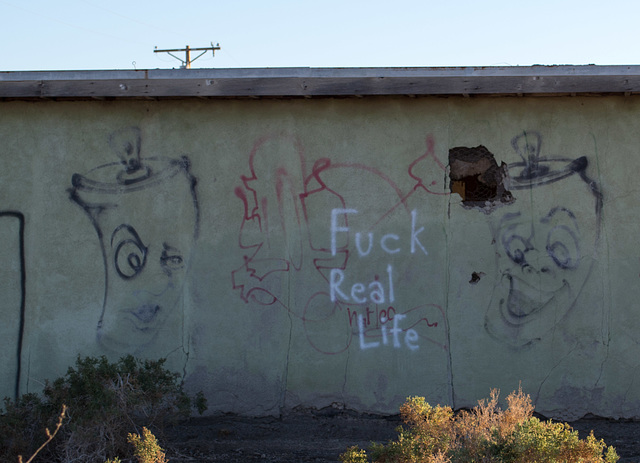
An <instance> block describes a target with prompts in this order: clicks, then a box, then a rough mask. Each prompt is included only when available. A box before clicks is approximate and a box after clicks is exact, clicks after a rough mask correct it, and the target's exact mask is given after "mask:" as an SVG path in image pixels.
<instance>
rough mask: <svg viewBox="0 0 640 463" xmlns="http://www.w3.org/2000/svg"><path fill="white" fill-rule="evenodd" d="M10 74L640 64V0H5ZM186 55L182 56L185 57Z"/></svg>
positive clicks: (5, 67) (3, 45)
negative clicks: (210, 49) (189, 55)
mask: <svg viewBox="0 0 640 463" xmlns="http://www.w3.org/2000/svg"><path fill="white" fill-rule="evenodd" d="M0 17H1V18H2V27H0V51H1V52H2V53H1V55H0V56H1V59H0V71H21V70H85V69H134V68H136V69H156V68H164V69H170V68H173V67H176V68H177V67H180V64H181V63H180V61H178V60H176V59H174V58H172V57H171V56H169V55H167V54H165V53H154V52H153V50H154V47H155V46H157V47H158V48H159V49H164V48H184V47H185V46H186V45H189V46H191V47H207V46H210V45H211V43H212V42H213V44H214V45H215V44H216V43H219V44H220V47H221V50H220V51H217V52H216V55H215V57H213V56H212V55H211V53H207V54H206V55H205V56H203V57H201V58H200V59H198V60H197V61H195V62H194V63H193V65H192V67H194V68H199V67H205V68H210V67H216V68H238V67H307V66H308V67H403V66H509V65H511V66H516V65H521V66H526V65H532V64H600V65H607V64H637V63H639V62H640V57H639V55H640V52H639V51H638V50H637V48H638V46H639V45H640V26H639V25H638V22H639V19H640V2H637V1H631V0H628V1H622V0H609V1H602V0H601V1H590V0H582V1H574V0H549V1H547V0H537V1H535V2H532V1H529V2H522V1H518V0H511V1H504V0H486V1H481V0H476V1H472V0H448V1H447V0H439V1H430V0H423V1H417V0H413V1H412V0H395V1H385V2H382V1H377V0H369V1H360V0H353V1H350V0H324V1H322V2H317V1H302V0H298V1H294V0H272V1H257V0H226V1H224V2H220V1H215V0H211V1H207V2H203V1H195V2H175V1H171V2H169V1H164V0H157V1H153V2H151V1H147V0H142V1H135V0H129V1H122V0H109V1H98V0H75V1H65V0H59V1H56V2H53V1H50V0H49V1H41V0H6V1H5V0H0ZM179 56H181V57H183V54H179Z"/></svg>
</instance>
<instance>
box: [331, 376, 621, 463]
mask: <svg viewBox="0 0 640 463" xmlns="http://www.w3.org/2000/svg"><path fill="white" fill-rule="evenodd" d="M498 395H499V394H498V391H496V390H495V389H494V390H492V391H491V395H490V398H489V399H486V400H484V399H483V400H481V401H479V402H478V405H477V406H476V407H474V408H473V409H472V410H470V411H461V412H459V413H458V414H454V412H453V410H452V409H451V408H450V407H441V406H437V407H432V406H431V405H429V404H428V403H426V402H425V399H424V398H423V397H410V398H408V399H407V401H406V402H405V403H404V404H403V405H402V407H401V408H400V414H401V417H402V421H403V422H404V423H405V425H406V426H405V427H400V428H399V429H398V433H399V435H398V438H397V440H395V441H392V442H389V443H387V444H376V443H373V444H372V445H371V449H370V451H371V461H373V462H375V463H468V462H498V463H527V462H536V463H546V462H548V463H555V462H583V463H614V462H616V461H618V459H619V457H618V455H617V454H616V452H615V449H614V448H613V447H607V445H606V444H605V443H604V441H602V440H597V439H596V438H595V437H594V436H593V432H592V433H591V434H590V435H589V436H587V438H586V439H584V440H581V439H579V437H578V432H577V431H574V430H573V429H572V428H571V426H569V425H568V424H566V423H554V422H552V421H541V420H539V419H538V418H535V417H534V416H533V405H532V404H531V399H530V397H529V396H528V395H525V394H524V393H523V392H522V389H521V388H519V389H518V391H517V392H516V391H514V392H512V393H511V394H510V395H509V396H508V397H507V409H506V410H504V411H503V410H501V409H500V408H499V406H498ZM340 461H342V462H343V463H366V462H368V461H369V459H368V457H367V454H366V452H365V451H364V450H361V449H358V448H357V447H351V448H349V449H347V451H346V452H345V453H343V454H342V455H340Z"/></svg>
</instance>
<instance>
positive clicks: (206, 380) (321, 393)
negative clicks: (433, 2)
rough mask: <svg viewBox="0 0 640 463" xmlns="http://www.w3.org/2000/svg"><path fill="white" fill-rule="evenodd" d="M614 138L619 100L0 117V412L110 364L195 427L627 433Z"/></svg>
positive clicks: (629, 402)
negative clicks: (181, 398)
mask: <svg viewBox="0 0 640 463" xmlns="http://www.w3.org/2000/svg"><path fill="white" fill-rule="evenodd" d="M639 133H640V100H639V99H638V98H637V97H635V96H628V97H625V96H600V97H580V96H576V97H569V96H567V97H537V98H515V97H513V98H482V97H477V98H463V97H449V98H435V97H422V98H406V97H402V96H395V97H392V96H387V97H366V98H361V99H355V98H351V99H349V98H348V99H332V98H324V99H300V100H279V99H272V100H237V99H229V100H162V101H126V100H115V101H37V102H34V101H5V102H0V140H2V144H1V145H0V159H1V168H0V198H1V201H0V237H2V241H1V243H2V247H0V262H2V264H3V265H1V266H0V291H1V294H2V302H1V303H0V304H1V305H0V317H1V318H2V322H1V323H0V329H1V330H2V339H3V346H4V349H3V354H2V357H1V358H2V368H3V371H4V372H5V374H4V375H2V378H3V379H2V380H1V381H0V387H1V389H2V393H3V394H4V395H13V394H14V392H15V389H16V385H17V386H18V388H19V390H20V392H27V391H38V390H39V389H40V388H41V386H42V384H43V382H44V380H45V379H47V378H49V379H51V378H54V377H56V376H58V375H61V374H63V373H64V372H65V371H66V369H67V367H68V366H69V365H71V364H72V363H73V362H74V360H75V358H76V356H77V355H79V354H80V355H103V354H104V355H107V356H109V357H111V358H117V357H118V356H120V355H122V354H126V353H132V354H135V355H138V356H142V357H150V358H157V357H167V358H168V365H169V366H170V367H171V368H172V369H174V370H176V371H179V372H181V373H182V374H183V375H184V377H185V381H186V383H185V384H186V385H187V387H188V388H189V389H190V390H192V391H198V390H202V391H203V392H204V393H205V394H206V396H207V398H208V400H209V407H210V411H213V412H215V411H231V412H237V413H242V414H248V415H277V414H280V413H281V412H283V411H285V410H288V409H292V408H295V407H317V408H322V407H328V406H333V407H340V408H342V407H346V408H351V409H355V410H358V411H362V412H377V413H396V412H397V409H398V406H399V405H400V404H401V403H402V401H403V400H404V399H405V398H406V397H407V396H410V395H420V396H425V397H426V398H427V400H428V401H429V402H431V403H434V404H436V403H440V404H448V405H452V406H454V407H468V406H472V405H474V404H475V403H476V401H477V400H478V399H480V398H482V397H485V396H487V394H488V393H489V390H490V389H491V388H499V389H501V390H502V391H503V393H504V394H503V395H505V396H506V394H507V393H508V392H509V391H511V390H514V389H516V388H517V387H518V385H519V384H520V383H521V384H522V387H523V389H524V391H525V392H527V393H529V394H531V397H532V399H533V401H534V403H535V405H536V411H538V412H539V413H542V414H544V415H547V416H552V417H557V418H564V419H570V418H577V417H581V416H583V415H585V414H587V413H591V414H594V415H601V416H607V417H635V418H638V417H640V389H638V388H637V387H636V384H637V381H638V380H637V378H636V375H637V372H638V365H639V361H638V358H640V355H639V354H640V345H639V341H640V334H639V333H640V322H638V320H639V317H638V316H637V313H638V310H639V308H638V305H637V301H638V300H640V289H638V288H640V285H638V282H639V281H638V280H639V279H640V276H639V275H640V252H639V251H638V242H637V241H638V238H637V237H638V233H637V230H638V216H639V214H638V201H637V194H638V192H637V191H636V190H637V188H636V186H635V185H636V183H637V182H636V179H635V172H636V171H637V168H638V166H637V165H636V164H637V163H639V162H640V161H638V156H637V153H636V151H637V149H638V148H637V147H638V134H639ZM474 156H475V157H474ZM478 184H480V187H482V188H484V187H486V186H488V187H489V188H488V190H487V189H486V188H485V190H486V191H489V195H488V196H487V197H486V198H485V197H476V196H473V195H474V194H476V193H475V192H477V191H478V189H477V188H478ZM469 192H471V196H469ZM465 196H466V197H465Z"/></svg>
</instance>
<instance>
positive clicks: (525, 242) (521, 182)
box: [485, 132, 602, 347]
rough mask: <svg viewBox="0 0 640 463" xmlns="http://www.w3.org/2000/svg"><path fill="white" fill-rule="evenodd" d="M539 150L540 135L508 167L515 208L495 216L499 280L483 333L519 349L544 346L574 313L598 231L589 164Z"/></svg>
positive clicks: (527, 138) (520, 147)
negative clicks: (545, 339)
mask: <svg viewBox="0 0 640 463" xmlns="http://www.w3.org/2000/svg"><path fill="white" fill-rule="evenodd" d="M541 145H542V137H541V135H540V134H539V133H538V132H523V133H522V134H520V135H518V136H516V137H515V138H514V139H513V140H512V146H513V148H514V150H515V152H516V153H517V154H518V155H519V156H520V158H521V160H520V161H517V162H514V163H511V164H509V165H508V171H509V179H510V184H509V189H510V191H511V192H512V193H513V196H514V197H516V201H515V203H514V204H512V205H508V206H505V207H503V208H501V209H499V210H498V211H496V212H494V214H492V222H491V226H492V233H493V239H494V243H495V246H496V260H497V266H498V271H499V274H498V280H497V282H496V285H495V287H494V290H493V294H492V297H491V302H490V304H489V308H488V310H487V314H486V318H485V328H486V329H487V331H488V332H489V333H490V334H491V335H493V336H494V337H496V338H497V339H500V340H501V341H504V342H507V343H508V344H511V345H512V346H514V347H524V346H528V345H531V344H534V343H536V342H537V341H539V340H540V339H541V338H542V336H543V335H544V334H545V333H547V332H548V331H549V330H550V329H551V328H553V327H554V326H555V325H556V324H558V323H559V322H560V321H561V320H562V319H563V318H564V317H565V316H566V314H567V313H568V312H569V311H570V310H571V308H572V307H573V306H574V304H575V301H576V298H577V297H578V295H579V294H580V292H581V291H582V289H583V287H584V285H585V284H586V282H587V280H588V278H589V275H590V273H591V271H592V268H593V264H594V262H595V260H594V253H595V251H596V244H597V242H598V238H599V231H600V215H601V214H600V212H601V208H602V194H601V192H600V190H599V189H598V186H597V185H596V183H595V182H594V181H592V180H591V179H590V178H589V177H588V176H587V173H586V171H587V167H588V164H589V163H588V160H587V158H586V157H584V156H582V157H578V158H575V159H571V158H565V157H555V158H546V157H542V156H540V152H541ZM498 212H499V214H498Z"/></svg>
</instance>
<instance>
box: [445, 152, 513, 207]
mask: <svg viewBox="0 0 640 463" xmlns="http://www.w3.org/2000/svg"><path fill="white" fill-rule="evenodd" d="M449 180H450V189H451V193H456V194H458V195H460V197H461V198H462V205H463V206H464V207H467V208H478V207H479V208H481V209H482V210H483V211H484V212H487V213H489V212H491V211H492V210H493V209H495V208H496V207H497V206H501V205H503V204H511V203H513V202H514V201H515V199H514V197H513V195H512V194H511V192H510V191H509V190H508V189H507V187H506V185H508V183H509V172H508V169H507V165H506V164H505V163H504V162H503V163H501V164H500V165H498V163H497V162H496V159H495V157H494V156H493V154H492V153H491V151H489V150H488V149H487V148H486V147H484V146H482V145H480V146H476V147H475V148H469V147H466V146H458V147H456V148H451V149H450V150H449Z"/></svg>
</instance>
